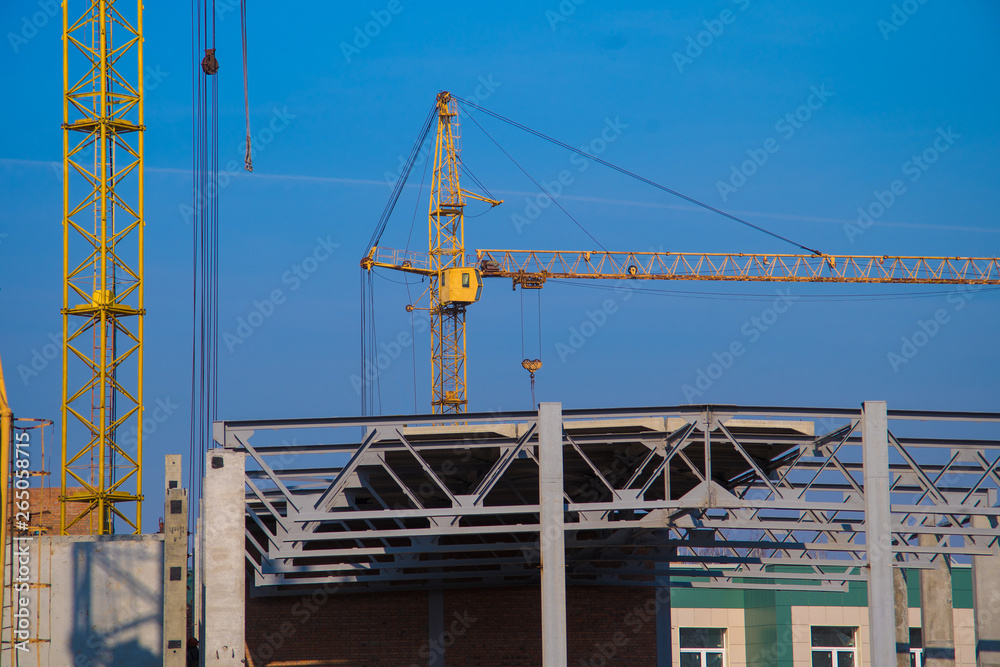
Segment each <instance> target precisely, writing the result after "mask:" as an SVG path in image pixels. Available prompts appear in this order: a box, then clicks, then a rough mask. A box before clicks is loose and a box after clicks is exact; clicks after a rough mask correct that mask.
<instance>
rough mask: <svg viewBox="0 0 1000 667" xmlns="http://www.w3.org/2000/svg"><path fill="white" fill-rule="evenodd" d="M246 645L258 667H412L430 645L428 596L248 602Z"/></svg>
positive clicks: (322, 594)
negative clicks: (410, 665) (328, 666)
mask: <svg viewBox="0 0 1000 667" xmlns="http://www.w3.org/2000/svg"><path fill="white" fill-rule="evenodd" d="M246 642H247V647H248V648H249V654H250V657H251V658H252V665H253V667H267V666H275V665H282V666H289V667H290V666H293V665H310V666H313V667H319V666H321V665H356V666H357V667H362V666H363V667H407V666H408V665H409V664H410V663H411V661H412V660H413V659H414V658H416V657H417V656H418V655H419V653H420V649H421V648H426V645H427V594H426V593H421V592H399V593H373V594H364V595H340V596H337V595H332V596H331V595H329V594H328V593H327V592H326V591H324V590H323V589H322V588H318V589H316V591H315V592H314V593H312V594H311V595H310V594H304V595H297V596H292V597H280V598H277V597H263V598H248V599H247V604H246ZM424 664H427V663H426V660H425V661H424Z"/></svg>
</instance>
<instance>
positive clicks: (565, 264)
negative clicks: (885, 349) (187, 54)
mask: <svg viewBox="0 0 1000 667" xmlns="http://www.w3.org/2000/svg"><path fill="white" fill-rule="evenodd" d="M442 99H445V100H450V101H449V102H448V103H447V104H446V106H447V108H448V115H447V122H446V123H445V122H444V121H442V120H439V122H438V136H437V150H436V152H435V162H434V166H435V176H437V173H438V169H439V164H440V163H439V159H442V157H443V158H444V159H447V160H448V161H449V164H451V162H450V161H451V160H452V159H453V160H454V163H453V164H454V171H451V172H448V173H449V176H451V177H453V178H454V180H453V181H452V180H449V181H448V185H449V187H450V188H452V189H453V191H454V192H456V193H462V192H463V191H462V190H461V189H460V187H459V184H458V165H459V164H460V163H459V160H458V150H457V147H455V148H452V144H451V140H450V137H452V136H456V137H457V134H458V119H457V113H456V112H455V110H454V107H452V106H451V104H454V100H453V99H452V98H451V97H450V95H449V94H448V93H440V94H439V95H438V104H439V108H445V107H442V106H441V104H442V103H441V100H442ZM442 151H444V152H443V153H442ZM435 187H436V188H438V189H437V190H436V192H437V193H438V195H437V196H438V197H440V196H441V195H440V185H439V183H438V181H437V180H435ZM476 198H477V199H482V200H483V201H487V202H489V203H491V204H493V205H496V204H499V203H501V202H498V201H494V200H491V199H485V198H482V197H478V196H477V197H476ZM436 201H438V202H439V199H436V198H435V196H434V195H433V194H432V197H431V226H430V233H431V242H430V248H431V253H430V254H429V255H421V254H420V253H414V252H410V251H403V250H395V249H392V248H385V247H380V246H375V247H372V248H371V250H370V251H369V252H368V254H367V255H366V256H365V257H364V258H363V259H362V260H361V265H362V266H363V267H364V268H365V269H367V270H368V271H371V270H372V269H374V268H386V269H393V270H397V271H403V272H406V273H413V274H417V275H421V276H425V277H429V278H430V287H429V288H428V292H429V293H430V296H431V317H432V318H433V317H435V316H439V317H442V318H444V317H452V315H451V313H455V315H454V317H456V319H457V318H458V317H459V315H458V313H459V311H460V318H461V319H460V322H461V324H460V327H461V342H460V344H459V341H458V338H457V337H455V338H453V339H452V340H453V342H454V344H453V345H452V346H450V347H449V348H448V354H447V355H446V354H444V353H443V348H442V347H440V346H439V343H438V342H437V341H438V337H439V336H440V334H438V333H436V332H435V333H434V334H432V335H433V336H434V337H435V343H434V348H433V355H432V361H431V363H432V366H433V372H434V376H435V394H434V398H433V401H434V402H433V408H434V412H435V413H437V412H444V411H445V410H444V409H439V408H444V407H445V406H448V408H449V409H448V411H451V412H465V411H466V406H467V404H468V396H467V391H466V389H467V387H466V383H465V308H466V306H467V305H469V304H470V303H474V302H476V301H478V300H479V299H480V297H481V292H482V289H481V286H482V279H483V278H508V279H510V280H511V281H512V284H513V287H514V288H515V289H516V288H517V287H518V286H520V287H521V288H522V289H541V288H542V287H543V286H544V285H545V283H546V281H548V280H551V279H577V280H579V279H601V280H726V281H766V282H816V283H895V284H911V285H912V284H938V285H1000V258H997V257H915V256H909V257H893V256H889V255H827V254H822V253H815V254H808V255H806V254H801V255H798V254H774V253H698V252H608V251H604V250H601V251H578V250H476V251H475V257H474V258H473V259H472V263H471V264H469V259H468V258H465V257H464V256H462V257H459V256H458V253H463V255H464V240H465V234H464V229H463V218H462V215H461V208H460V207H458V208H457V211H458V213H457V215H455V216H454V217H453V218H452V219H451V226H450V227H449V228H448V231H449V233H450V234H451V238H454V239H457V241H455V242H453V243H452V244H451V245H449V246H448V248H449V251H450V254H448V255H447V256H448V258H449V263H447V264H442V260H441V259H440V258H441V257H443V256H445V252H444V250H443V248H442V245H441V243H440V242H439V241H438V242H436V241H435V233H436V230H439V228H436V227H435V220H437V219H439V218H437V217H435V212H440V211H442V210H444V209H443V208H442V205H441V204H440V202H439V203H438V204H435V202H436ZM457 201H461V199H460V195H459V198H458V200H457ZM437 233H438V237H439V238H440V231H437ZM458 305H460V308H457V307H456V308H454V309H453V310H452V308H453V307H454V306H458ZM407 310H413V306H407ZM432 321H433V320H432ZM526 361H529V360H526ZM525 368H528V367H527V366H525ZM457 369H460V370H461V384H460V385H458V384H454V385H452V386H454V387H456V390H457V389H460V391H461V393H460V394H459V393H456V394H455V395H454V396H455V399H456V400H454V401H453V402H450V403H449V402H448V401H446V400H442V399H446V398H448V396H449V394H446V393H438V386H439V385H438V382H437V379H436V378H438V377H442V376H446V375H447V374H454V373H455V372H456V371H457ZM529 370H531V369H530V368H529Z"/></svg>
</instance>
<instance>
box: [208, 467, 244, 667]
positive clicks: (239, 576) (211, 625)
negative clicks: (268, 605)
mask: <svg viewBox="0 0 1000 667" xmlns="http://www.w3.org/2000/svg"><path fill="white" fill-rule="evenodd" d="M244 457H245V455H244V454H243V453H241V452H233V451H229V450H225V449H213V450H211V451H209V452H208V453H207V454H206V461H205V481H204V487H203V491H202V498H203V503H202V506H203V509H204V510H205V512H204V513H203V514H202V522H203V524H202V525H203V528H204V529H203V531H202V535H201V536H200V537H201V539H200V542H201V548H202V559H201V561H202V563H203V564H204V572H203V576H202V580H203V585H204V605H205V608H204V614H203V620H202V622H203V625H204V628H205V636H204V637H203V638H202V642H201V649H202V655H203V659H204V661H203V664H204V665H205V667H243V665H244V662H243V659H244V641H245V637H244V617H245V611H246V609H245V605H246V599H245V579H244V568H245V566H244V558H245V556H244V547H245V545H244V532H245V524H244V499H245V492H244V489H245V478H244V475H245V470H244V466H245V461H244Z"/></svg>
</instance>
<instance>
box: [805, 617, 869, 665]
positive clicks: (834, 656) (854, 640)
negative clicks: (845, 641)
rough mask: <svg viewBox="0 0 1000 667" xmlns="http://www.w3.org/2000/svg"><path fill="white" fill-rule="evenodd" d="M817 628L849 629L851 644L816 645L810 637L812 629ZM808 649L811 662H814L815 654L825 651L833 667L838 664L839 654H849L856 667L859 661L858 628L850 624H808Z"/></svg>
mask: <svg viewBox="0 0 1000 667" xmlns="http://www.w3.org/2000/svg"><path fill="white" fill-rule="evenodd" d="M817 628H825V629H832V628H836V629H839V630H847V629H849V630H850V631H851V644H852V645H851V646H817V645H815V644H814V643H813V642H814V641H815V640H814V639H813V637H812V634H813V630H815V629H817ZM809 635H810V636H809V651H810V654H809V655H810V659H811V664H813V665H815V664H816V654H817V653H821V654H822V653H825V654H827V655H829V656H830V664H831V665H833V667H837V666H838V665H839V664H840V656H841V655H842V654H843V655H850V656H851V660H852V662H853V664H854V666H855V667H858V665H860V663H859V662H858V628H857V627H855V626H850V625H812V626H809Z"/></svg>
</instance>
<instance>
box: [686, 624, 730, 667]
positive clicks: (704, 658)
mask: <svg viewBox="0 0 1000 667" xmlns="http://www.w3.org/2000/svg"><path fill="white" fill-rule="evenodd" d="M681 630H720V631H721V632H722V646H718V647H714V648H695V647H687V648H685V647H684V646H681V645H680V644H681V641H680V631H681ZM728 634H729V628H720V627H714V628H708V627H704V628H696V627H684V628H678V637H677V644H678V647H679V653H680V656H684V655H698V656H699V658H700V660H701V665H702V667H707V665H708V656H709V654H711V655H713V656H715V655H719V656H721V657H722V666H721V667H726V665H727V664H728V659H727V657H726V648H727V646H728V642H727V635H728ZM680 659H681V660H683V657H681V658H680Z"/></svg>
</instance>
